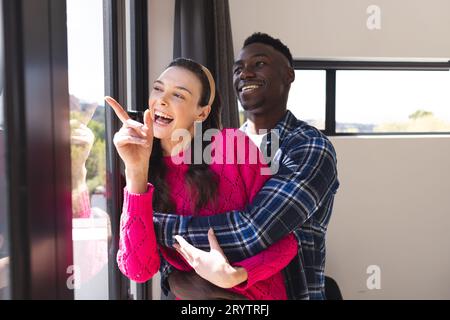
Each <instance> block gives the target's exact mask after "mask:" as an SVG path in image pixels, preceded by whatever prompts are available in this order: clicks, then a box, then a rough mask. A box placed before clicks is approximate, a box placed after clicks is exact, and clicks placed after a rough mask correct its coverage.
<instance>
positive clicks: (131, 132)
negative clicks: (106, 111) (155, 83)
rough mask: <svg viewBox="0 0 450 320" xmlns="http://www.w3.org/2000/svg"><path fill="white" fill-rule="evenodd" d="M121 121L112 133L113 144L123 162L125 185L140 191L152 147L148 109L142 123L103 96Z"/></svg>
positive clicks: (115, 102) (145, 177)
mask: <svg viewBox="0 0 450 320" xmlns="http://www.w3.org/2000/svg"><path fill="white" fill-rule="evenodd" d="M105 101H106V102H107V103H108V104H109V105H110V106H111V107H112V108H113V110H114V112H115V113H116V115H117V117H119V119H120V121H122V124H123V125H122V128H120V130H119V131H118V132H116V134H115V135H114V145H115V146H116V149H117V152H118V153H119V156H120V158H122V161H123V162H124V163H125V168H126V174H127V187H128V188H129V191H130V192H133V193H142V192H140V191H143V192H145V190H143V187H144V181H145V187H146V186H147V177H148V176H147V175H148V167H149V160H150V155H151V153H152V147H153V123H152V118H151V115H150V110H148V109H147V110H146V111H145V113H144V123H140V122H137V121H135V120H133V119H131V118H130V117H129V116H128V114H127V112H126V111H125V110H124V109H123V108H122V106H121V105H120V104H119V103H118V102H117V101H116V100H114V99H113V98H111V97H105Z"/></svg>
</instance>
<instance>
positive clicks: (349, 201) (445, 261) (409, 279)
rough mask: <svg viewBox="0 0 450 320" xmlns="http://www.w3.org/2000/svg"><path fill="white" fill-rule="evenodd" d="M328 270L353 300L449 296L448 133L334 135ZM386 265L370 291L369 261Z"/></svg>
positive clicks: (449, 198) (449, 175)
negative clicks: (335, 183) (335, 179)
mask: <svg viewBox="0 0 450 320" xmlns="http://www.w3.org/2000/svg"><path fill="white" fill-rule="evenodd" d="M332 141H333V144H334V146H335V148H336V152H337V155H338V169H339V179H340V182H341V185H340V189H339V192H338V194H337V196H336V202H335V206H334V212H333V216H332V219H331V222H330V225H329V231H328V238H327V269H326V273H327V274H329V275H331V276H333V277H334V278H335V279H336V280H337V281H338V283H339V285H340V286H341V289H342V291H343V295H344V298H348V299H450V272H449V270H450V183H449V182H450V170H449V164H450V137H449V136H446V137H445V136H443V137H415V138H411V137H369V138H362V137H360V138H346V137H345V138H344V137H334V138H332ZM370 265H377V266H379V267H380V269H381V289H380V290H376V289H375V290H368V288H367V286H366V280H367V278H368V277H369V274H367V273H366V271H367V267H368V266H370Z"/></svg>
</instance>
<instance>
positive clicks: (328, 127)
mask: <svg viewBox="0 0 450 320" xmlns="http://www.w3.org/2000/svg"><path fill="white" fill-rule="evenodd" d="M293 67H294V70H325V71H326V84H325V86H326V93H325V94H326V99H325V101H326V103H325V130H321V131H322V132H323V133H324V134H325V135H327V136H399V135H405V136H413V135H448V134H450V131H448V132H336V72H337V71H341V70H365V71H370V70H384V71H447V72H450V61H448V62H405V61H389V62H387V61H386V62H383V61H328V60H294V61H293Z"/></svg>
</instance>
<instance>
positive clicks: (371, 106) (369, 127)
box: [336, 70, 450, 133]
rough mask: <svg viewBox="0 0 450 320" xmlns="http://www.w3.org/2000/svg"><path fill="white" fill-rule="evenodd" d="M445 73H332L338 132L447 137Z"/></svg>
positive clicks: (449, 75)
mask: <svg viewBox="0 0 450 320" xmlns="http://www.w3.org/2000/svg"><path fill="white" fill-rule="evenodd" d="M449 88H450V72H449V71H378V70H377V71H337V73H336V122H337V123H336V131H337V132H365V133H370V132H375V133H376V132H450V90H449Z"/></svg>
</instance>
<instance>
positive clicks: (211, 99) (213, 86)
mask: <svg viewBox="0 0 450 320" xmlns="http://www.w3.org/2000/svg"><path fill="white" fill-rule="evenodd" d="M200 66H201V67H202V70H203V72H204V73H205V75H206V77H207V78H208V81H209V88H210V91H211V93H210V94H209V102H208V105H210V106H212V103H213V102H214V98H215V97H216V82H215V81H214V78H213V76H212V74H211V72H210V71H209V70H208V68H207V67H205V66H204V65H201V64H200Z"/></svg>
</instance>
